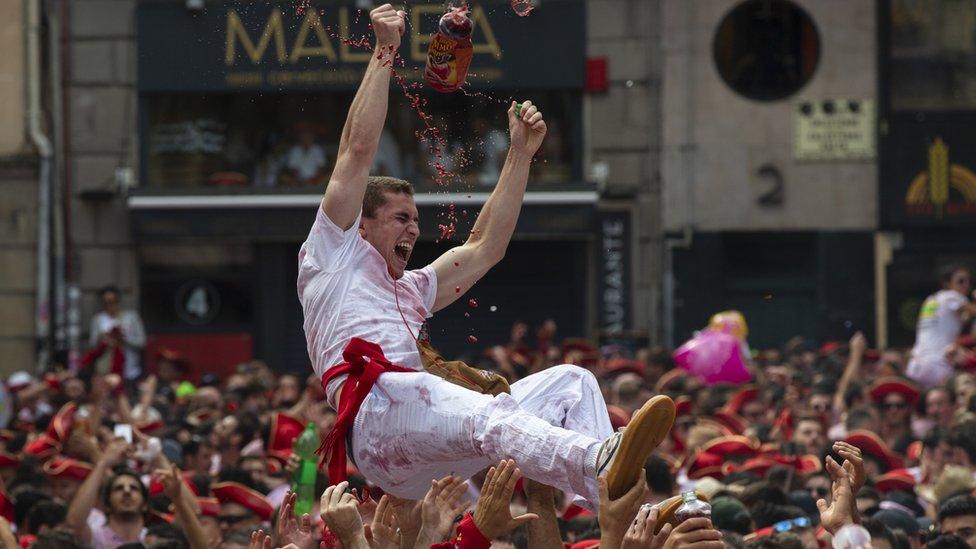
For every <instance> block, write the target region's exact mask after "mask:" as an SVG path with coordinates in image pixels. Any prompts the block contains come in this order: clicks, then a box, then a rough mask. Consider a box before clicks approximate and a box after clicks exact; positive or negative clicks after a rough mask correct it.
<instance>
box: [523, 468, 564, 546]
mask: <svg viewBox="0 0 976 549" xmlns="http://www.w3.org/2000/svg"><path fill="white" fill-rule="evenodd" d="M523 486H524V487H525V495H526V499H527V504H528V505H527V509H526V511H527V512H529V513H535V514H536V515H538V516H539V519H538V520H533V521H532V522H530V523H529V528H528V530H529V536H528V537H529V543H528V545H529V547H532V548H533V549H562V547H563V543H562V538H561V537H560V531H559V521H558V520H557V518H556V490H555V489H554V488H553V487H551V486H547V485H545V484H542V483H541V482H536V481H534V480H529V479H525V481H524V483H523Z"/></svg>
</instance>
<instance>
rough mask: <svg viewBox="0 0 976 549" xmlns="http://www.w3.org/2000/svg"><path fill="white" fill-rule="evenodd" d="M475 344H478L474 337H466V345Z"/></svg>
mask: <svg viewBox="0 0 976 549" xmlns="http://www.w3.org/2000/svg"><path fill="white" fill-rule="evenodd" d="M477 342H478V338H476V337H474V336H468V343H477Z"/></svg>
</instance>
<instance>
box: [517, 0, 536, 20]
mask: <svg viewBox="0 0 976 549" xmlns="http://www.w3.org/2000/svg"><path fill="white" fill-rule="evenodd" d="M534 7H535V6H533V5H532V2H531V0H512V10H514V11H515V13H516V14H518V16H519V17H525V16H526V15H528V14H529V13H530V12H531V11H532V9H533V8H534Z"/></svg>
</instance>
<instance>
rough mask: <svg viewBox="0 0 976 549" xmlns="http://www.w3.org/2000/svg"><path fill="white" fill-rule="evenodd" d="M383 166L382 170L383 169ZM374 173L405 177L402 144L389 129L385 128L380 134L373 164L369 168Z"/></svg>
mask: <svg viewBox="0 0 976 549" xmlns="http://www.w3.org/2000/svg"><path fill="white" fill-rule="evenodd" d="M381 168H382V170H381ZM369 173H370V174H373V175H388V176H390V177H403V162H402V161H401V159H400V146H399V145H397V142H396V139H395V138H394V137H393V134H392V133H390V131H389V130H387V129H384V130H383V133H382V134H380V144H379V146H378V147H377V149H376V155H375V156H374V157H373V165H372V166H371V167H370V169H369Z"/></svg>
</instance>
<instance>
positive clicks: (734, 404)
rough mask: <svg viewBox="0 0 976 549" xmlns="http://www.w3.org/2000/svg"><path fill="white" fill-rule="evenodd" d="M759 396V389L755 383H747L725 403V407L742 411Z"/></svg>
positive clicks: (733, 411) (737, 412) (734, 410)
mask: <svg viewBox="0 0 976 549" xmlns="http://www.w3.org/2000/svg"><path fill="white" fill-rule="evenodd" d="M758 398H759V390H758V389H756V387H755V386H753V385H746V386H744V387H742V388H741V389H739V390H738V391H736V392H735V394H733V395H732V397H731V398H729V402H728V403H727V404H726V405H725V407H724V408H725V409H726V410H728V411H730V412H732V413H734V414H740V413H742V407H743V406H745V405H746V404H748V403H750V402H752V401H754V400H757V399H758Z"/></svg>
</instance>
